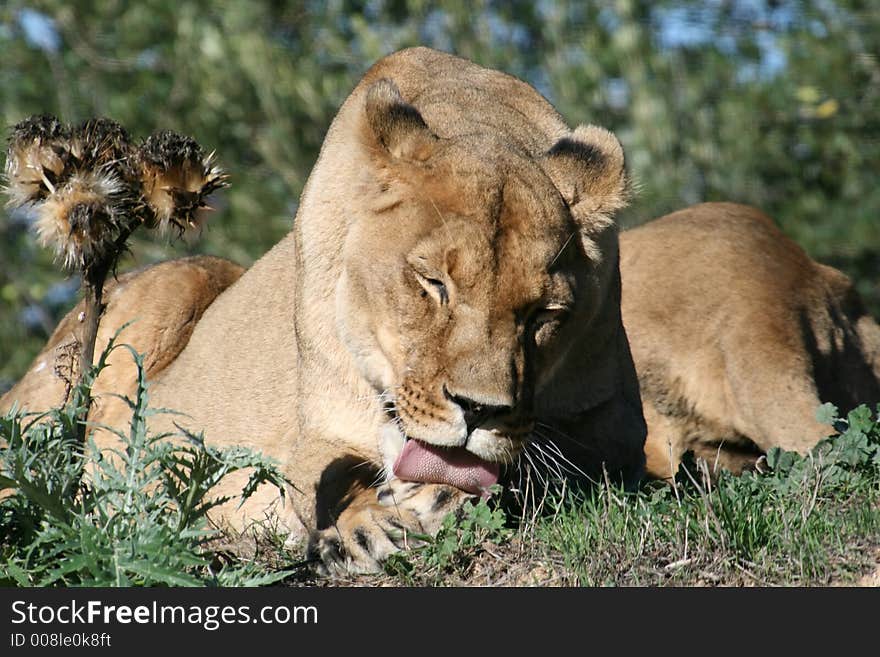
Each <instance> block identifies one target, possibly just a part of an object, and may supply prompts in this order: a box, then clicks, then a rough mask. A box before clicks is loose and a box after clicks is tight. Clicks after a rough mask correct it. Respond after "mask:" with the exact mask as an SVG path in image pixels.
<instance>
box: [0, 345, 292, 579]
mask: <svg viewBox="0 0 880 657" xmlns="http://www.w3.org/2000/svg"><path fill="white" fill-rule="evenodd" d="M114 348H120V347H114V346H113V342H111V344H110V346H109V347H108V349H107V351H106V352H105V353H104V354H103V356H102V357H101V359H100V361H99V363H98V365H97V366H96V367H95V368H94V369H93V370H92V373H91V376H90V377H89V378H88V379H87V381H86V382H85V383H83V384H82V385H80V386H77V387H75V388H74V389H73V391H72V395H71V399H70V401H69V403H68V404H66V405H65V406H64V407H62V408H59V409H54V410H52V411H50V412H48V413H46V414H43V415H39V416H36V417H33V416H29V415H26V414H22V413H20V412H18V411H16V410H15V409H13V410H12V411H11V412H10V413H9V414H7V415H6V416H5V417H3V418H0V445H4V448H3V449H0V489H3V488H5V489H7V490H6V491H4V492H5V493H10V492H11V494H7V495H6V496H5V497H3V499H2V500H0V585H5V586H9V585H18V586H129V585H145V586H148V585H171V586H199V585H230V586H236V585H259V584H268V583H272V582H275V581H278V580H279V579H282V578H283V577H285V576H286V575H287V574H288V573H287V572H285V571H284V570H267V569H265V568H263V567H260V566H257V565H256V564H255V563H253V562H252V561H244V560H233V561H228V560H227V561H225V562H224V561H223V560H222V559H218V557H219V556H220V555H218V554H217V553H216V552H215V551H213V550H212V549H211V545H212V543H213V542H214V541H215V540H216V539H217V537H218V534H219V532H218V531H217V530H215V529H212V528H211V527H210V525H209V523H208V518H207V514H208V512H209V511H210V510H211V509H212V508H213V507H215V506H216V505H218V504H221V503H224V502H227V501H229V500H228V498H218V497H215V496H213V495H212V491H213V489H214V487H215V486H216V485H217V483H218V482H219V481H220V480H221V479H222V478H223V477H225V476H226V475H227V474H230V473H232V472H235V471H237V470H242V469H249V470H250V471H251V474H250V478H249V480H248V483H247V485H246V487H245V489H244V491H243V492H242V495H241V497H242V499H245V498H247V497H248V496H249V495H250V494H252V493H253V491H254V490H255V489H256V487H257V485H259V484H261V483H269V484H274V485H276V486H278V488H279V491H281V490H283V488H282V485H283V483H284V482H283V477H282V476H281V474H280V473H279V471H278V470H277V468H276V467H275V465H274V464H272V463H270V462H269V461H267V460H266V459H264V458H262V457H261V456H259V455H258V454H255V453H253V452H250V451H248V450H245V449H227V450H218V449H215V448H212V447H210V446H207V445H206V444H205V443H204V441H203V440H202V438H201V437H200V436H196V435H193V434H189V433H185V432H183V433H180V434H175V435H171V434H160V435H151V434H148V432H147V418H148V417H149V416H150V415H152V414H156V413H161V412H166V411H161V410H156V409H150V408H149V407H148V401H149V394H148V386H147V382H146V379H145V377H144V368H143V359H142V357H141V356H140V355H138V354H136V353H134V352H132V354H133V357H134V358H135V362H136V363H137V368H138V372H139V375H138V385H137V390H136V393H135V395H134V396H133V397H132V398H125V401H126V402H127V403H128V405H129V407H130V408H131V410H132V419H131V423H130V426H129V427H128V431H127V432H119V431H114V433H116V434H117V436H118V437H119V439H120V447H119V449H116V450H113V451H112V452H108V451H106V450H105V451H104V452H99V451H98V449H97V448H96V447H95V445H94V444H93V443H91V442H90V443H89V444H87V445H82V444H81V443H80V441H79V439H78V438H77V430H76V429H77V423H78V419H77V418H78V417H80V416H81V414H80V410H81V406H82V405H83V404H84V403H87V402H86V401H85V400H87V399H89V396H88V394H87V387H88V385H89V382H90V381H94V378H95V376H96V375H97V373H98V372H99V371H100V369H101V368H103V367H104V364H105V362H106V357H107V355H108V354H109V353H110V351H112V349H114Z"/></svg>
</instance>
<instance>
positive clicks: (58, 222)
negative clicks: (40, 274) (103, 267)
mask: <svg viewBox="0 0 880 657" xmlns="http://www.w3.org/2000/svg"><path fill="white" fill-rule="evenodd" d="M130 205H131V200H130V191H129V189H128V187H127V185H126V184H125V183H124V182H123V181H121V180H120V179H119V178H118V177H117V176H116V175H114V174H113V173H112V172H109V171H108V170H107V169H105V168H98V169H94V170H83V171H78V172H76V173H74V174H73V175H71V176H70V178H68V180H67V181H66V182H64V183H63V184H62V185H61V186H59V187H57V188H56V190H55V192H54V193H52V194H51V195H49V196H48V197H47V198H46V200H45V201H44V202H43V204H42V205H41V206H40V208H39V212H38V215H37V220H36V229H37V236H38V239H39V241H40V244H42V245H43V246H46V247H50V248H52V249H53V250H54V251H55V255H56V257H57V258H58V259H59V260H61V261H62V263H63V264H64V266H65V267H66V268H68V269H73V268H79V269H84V268H85V267H86V265H88V264H89V263H94V262H104V261H106V260H107V259H108V258H114V257H115V256H116V255H117V253H118V251H119V250H120V249H121V248H122V246H123V245H120V244H119V243H118V242H119V239H120V236H121V234H122V233H123V231H124V230H126V228H127V225H128V224H129V223H130V222H131V215H130V213H129V212H128V211H127V208H128V207H130Z"/></svg>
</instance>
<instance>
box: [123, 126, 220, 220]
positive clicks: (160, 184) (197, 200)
mask: <svg viewBox="0 0 880 657" xmlns="http://www.w3.org/2000/svg"><path fill="white" fill-rule="evenodd" d="M138 159H139V162H140V171H141V185H142V191H143V198H144V202H145V203H146V205H147V207H148V208H149V210H150V212H151V213H152V217H148V219H147V225H148V226H150V227H151V228H153V227H158V228H159V230H160V231H163V232H166V231H168V230H169V229H170V228H171V227H172V226H174V227H175V228H176V229H177V231H178V233H181V234H182V233H183V232H184V231H185V230H186V229H187V228H192V227H199V226H200V224H201V222H200V217H199V214H198V213H197V212H198V210H199V209H200V208H206V207H207V206H206V204H205V199H206V198H207V197H208V196H209V195H210V194H211V193H212V192H214V191H215V190H217V189H220V188H221V187H226V186H227V185H228V183H227V177H226V175H225V174H224V173H223V171H222V169H220V167H218V166H216V165H215V164H214V162H213V159H214V154H213V153H210V154H208V155H205V153H204V151H203V150H202V148H201V147H200V146H199V145H198V143H197V142H196V141H195V140H194V139H192V138H190V137H186V136H184V135H180V134H177V133H175V132H171V131H170V130H163V131H161V132H157V133H154V134H152V135H150V137H149V138H148V139H147V140H146V141H145V142H144V143H143V144H142V145H141V147H140V149H139V151H138Z"/></svg>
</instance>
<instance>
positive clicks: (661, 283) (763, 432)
mask: <svg viewBox="0 0 880 657" xmlns="http://www.w3.org/2000/svg"><path fill="white" fill-rule="evenodd" d="M620 248H621V275H622V278H623V316H624V324H625V325H626V329H627V333H628V335H629V337H630V341H631V345H632V353H633V357H634V358H635V362H636V368H637V370H638V373H639V380H640V384H641V395H642V400H643V403H644V412H645V419H646V420H647V423H648V439H647V442H646V445H645V451H646V455H647V469H648V473H649V474H651V475H653V476H655V477H661V478H665V477H669V476H670V475H671V474H672V473H674V472H675V471H676V470H677V468H678V464H679V462H680V460H681V457H682V455H683V454H684V452H686V451H688V450H693V451H694V452H695V454H696V455H697V456H700V457H703V458H705V459H706V460H707V461H708V462H709V464H710V466H711V465H716V466H718V467H724V468H727V469H730V470H733V471H735V472H738V471H740V470H742V469H743V468H748V467H751V466H752V465H753V464H754V463H755V461H756V459H757V458H758V456H759V455H760V454H762V453H764V452H766V451H767V450H768V449H769V448H771V447H774V446H778V447H782V448H785V449H788V450H795V451H798V452H806V451H807V450H809V449H810V448H811V447H813V446H814V445H815V444H816V443H817V442H818V441H819V440H820V439H822V438H824V437H826V436H827V435H829V434H831V433H833V430H832V429H831V427H829V426H827V425H823V424H820V423H819V422H817V421H816V419H815V414H816V409H817V408H818V407H819V405H820V404H821V403H823V402H833V403H834V404H836V405H837V406H838V407H839V408H840V409H841V410H842V411H847V410H850V409H851V408H853V407H855V406H856V405H858V404H859V403H863V402H864V403H869V404H876V403H877V402H880V327H878V326H877V324H876V322H875V321H874V320H873V319H872V318H871V317H870V316H869V315H868V314H867V313H866V312H865V310H864V308H863V307H862V305H861V303H860V301H859V299H858V295H857V294H856V292H855V290H854V289H853V286H852V284H851V283H850V281H849V280H848V279H847V278H846V276H844V275H843V274H842V273H840V272H839V271H837V270H836V269H833V268H831V267H827V266H824V265H821V264H818V263H816V262H814V261H812V260H811V259H810V258H809V257H807V255H806V254H805V253H804V252H803V250H802V249H801V248H800V247H798V246H797V245H796V244H795V243H794V242H792V241H791V240H790V239H788V238H787V237H786V236H785V235H784V234H783V233H782V232H781V231H780V230H779V229H778V228H777V227H776V226H775V225H774V224H773V222H772V220H770V219H769V218H768V217H766V216H765V215H764V214H762V213H761V212H759V211H758V210H756V209H754V208H750V207H747V206H743V205H736V204H732V203H706V204H702V205H697V206H694V207H691V208H688V209H686V210H681V211H679V212H675V213H673V214H670V215H668V216H665V217H662V218H660V219H657V220H655V221H652V222H649V223H648V224H645V225H644V226H642V227H640V228H636V229H634V230H630V231H626V232H624V233H623V234H622V235H621V247H620Z"/></svg>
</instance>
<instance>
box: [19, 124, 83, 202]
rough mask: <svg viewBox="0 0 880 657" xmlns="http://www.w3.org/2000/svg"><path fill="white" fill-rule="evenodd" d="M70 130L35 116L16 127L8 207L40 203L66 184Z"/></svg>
mask: <svg viewBox="0 0 880 657" xmlns="http://www.w3.org/2000/svg"><path fill="white" fill-rule="evenodd" d="M69 140H70V129H69V128H68V127H67V126H66V125H64V124H63V123H61V122H60V121H59V120H58V119H56V118H55V117H54V116H49V115H47V114H43V115H39V116H31V117H29V118H27V119H25V120H24V121H21V122H20V123H18V124H16V125H15V126H13V128H12V131H11V133H10V135H9V141H8V147H7V151H6V172H5V173H6V192H7V194H8V195H9V200H8V203H7V204H8V205H10V206H22V205H29V204H33V203H38V202H40V201H42V200H43V199H45V198H46V197H47V196H48V195H49V194H51V193H53V192H54V191H55V187H56V186H57V185H58V183H59V181H60V180H63V178H64V173H65V167H66V166H67V160H68V157H69V145H70V141H69Z"/></svg>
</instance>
